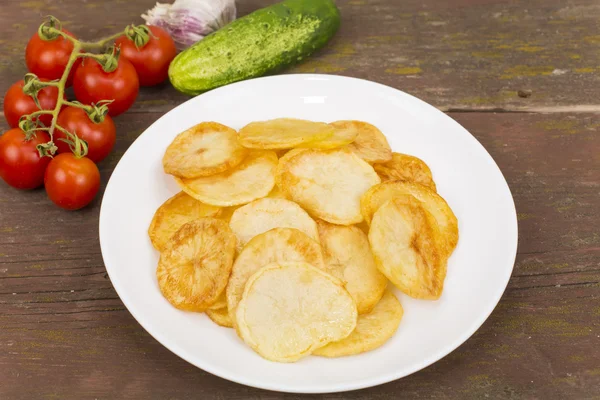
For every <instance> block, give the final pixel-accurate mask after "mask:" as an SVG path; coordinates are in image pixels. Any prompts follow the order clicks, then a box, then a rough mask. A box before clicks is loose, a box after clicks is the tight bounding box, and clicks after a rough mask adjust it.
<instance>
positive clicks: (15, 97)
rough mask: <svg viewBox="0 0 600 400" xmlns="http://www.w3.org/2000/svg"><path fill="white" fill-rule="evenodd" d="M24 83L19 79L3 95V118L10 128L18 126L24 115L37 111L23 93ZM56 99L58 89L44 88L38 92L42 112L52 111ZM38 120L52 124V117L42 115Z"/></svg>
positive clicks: (29, 97) (28, 97)
mask: <svg viewBox="0 0 600 400" xmlns="http://www.w3.org/2000/svg"><path fill="white" fill-rule="evenodd" d="M24 85H25V82H24V81H23V80H22V79H21V80H20V81H18V82H17V83H15V84H13V85H12V86H11V87H10V88H8V91H7V92H6V94H5V95H4V117H6V122H8V125H10V127H11V128H16V127H17V126H19V119H20V118H21V117H22V116H23V115H26V114H31V113H32V112H35V111H39V108H38V107H37V106H36V105H35V102H34V101H33V98H32V97H31V96H29V95H26V94H25V93H23V86H24ZM57 98H58V88H56V87H54V86H46V87H45V88H43V89H42V90H40V91H39V92H38V100H39V102H40V106H42V110H54V107H56V99H57ZM40 120H41V121H42V122H43V123H44V124H45V125H46V126H49V125H50V123H51V122H52V115H49V114H48V115H42V116H40Z"/></svg>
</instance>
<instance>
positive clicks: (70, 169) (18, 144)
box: [0, 26, 176, 210]
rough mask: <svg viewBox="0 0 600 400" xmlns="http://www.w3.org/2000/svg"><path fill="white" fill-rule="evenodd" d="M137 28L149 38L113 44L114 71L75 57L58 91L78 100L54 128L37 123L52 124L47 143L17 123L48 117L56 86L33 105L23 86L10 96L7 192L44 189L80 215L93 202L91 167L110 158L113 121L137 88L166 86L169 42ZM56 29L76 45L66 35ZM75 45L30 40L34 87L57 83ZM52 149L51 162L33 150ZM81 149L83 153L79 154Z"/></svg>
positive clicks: (0, 168) (3, 161) (0, 149)
mask: <svg viewBox="0 0 600 400" xmlns="http://www.w3.org/2000/svg"><path fill="white" fill-rule="evenodd" d="M136 28H137V29H139V27H133V26H132V27H131V28H130V29H136ZM142 28H143V30H144V31H145V32H146V33H147V34H148V35H147V42H146V43H144V44H143V46H139V42H136V41H134V40H133V39H132V38H131V37H129V36H126V35H125V34H124V35H123V36H120V37H118V38H117V39H116V40H115V41H114V45H115V47H114V48H115V49H116V51H115V50H113V54H115V55H116V57H115V58H114V60H113V61H116V67H115V65H114V64H113V65H112V68H106V66H105V65H102V63H101V61H100V60H101V57H94V55H92V54H90V56H84V57H78V58H76V60H75V63H74V64H72V68H71V71H70V73H69V76H68V79H67V80H66V82H64V84H65V86H66V87H69V86H71V85H72V86H73V93H74V94H75V98H76V100H77V101H76V102H67V104H66V105H64V106H62V108H61V109H60V112H59V113H58V115H57V116H55V118H56V121H52V119H53V115H52V114H49V113H48V114H43V115H39V118H38V120H39V122H37V121H36V123H37V124H38V125H37V126H42V127H50V126H51V125H52V124H53V122H54V124H55V125H58V127H57V129H53V130H52V132H53V138H52V140H51V137H50V135H49V134H48V132H49V131H50V130H49V129H46V128H42V129H34V131H35V132H34V133H33V134H31V133H30V134H26V132H25V131H23V130H22V129H21V128H20V127H19V122H20V120H22V117H23V116H25V115H29V114H31V113H34V112H39V111H40V110H49V111H52V110H54V109H55V108H56V106H57V101H58V95H59V88H58V86H56V85H55V86H45V87H43V88H42V89H41V90H39V91H38V92H37V104H36V102H35V101H34V98H33V97H32V96H31V95H30V94H26V93H25V92H24V90H23V88H24V86H25V84H26V83H25V81H23V80H21V81H19V82H16V83H15V84H13V85H12V86H11V87H10V88H9V89H8V91H7V92H6V95H5V97H4V116H5V118H6V121H7V122H8V124H9V126H10V127H11V128H12V129H10V130H8V131H7V132H5V133H4V134H3V135H2V136H0V177H1V178H2V179H3V180H4V181H5V182H6V183H7V184H8V185H10V186H13V187H15V188H18V189H34V188H37V187H39V186H41V185H44V186H45V188H46V192H47V194H48V197H49V198H50V199H51V200H52V201H53V202H54V203H56V204H57V205H58V206H60V207H62V208H65V209H71V210H74V209H79V208H81V207H84V206H85V205H87V204H88V203H90V202H91V201H92V200H93V198H94V197H95V196H96V194H97V192H98V190H99V188H100V172H99V170H98V167H97V166H96V163H98V162H100V161H102V160H103V159H104V158H105V157H106V156H108V154H109V153H110V152H111V150H112V148H113V146H114V144H115V141H116V131H115V124H114V122H113V120H112V117H114V116H116V115H119V114H121V113H123V112H125V111H127V110H128V109H129V108H130V107H131V105H132V104H133V103H134V102H135V99H136V97H137V95H138V91H139V87H140V86H153V85H156V84H159V83H161V82H163V81H164V80H165V79H167V77H168V68H169V64H170V62H171V61H172V60H173V58H174V57H175V55H176V49H175V43H174V42H173V39H172V38H171V37H170V36H169V34H168V33H167V32H166V31H165V30H163V29H161V28H159V27H154V26H150V27H145V26H143V27H142ZM60 30H61V31H62V32H64V33H65V34H67V35H69V36H70V37H72V38H73V39H75V36H74V35H73V34H72V33H71V32H68V31H67V30H65V29H60ZM148 37H149V39H148ZM74 43H76V42H75V41H71V40H68V39H66V38H64V37H63V36H60V35H59V36H57V37H56V38H54V39H52V40H47V39H43V38H42V37H40V35H39V33H36V34H34V35H33V36H32V38H31V39H30V40H29V43H28V44H27V49H26V52H25V60H26V64H27V68H28V69H29V71H30V73H32V74H35V76H37V79H39V81H42V82H50V81H52V82H57V83H58V82H59V80H60V79H61V77H62V75H63V73H64V72H65V68H66V67H67V66H68V63H69V60H70V59H71V56H72V53H73V52H74ZM77 43H79V42H77ZM82 48H85V47H83V46H82ZM86 54H88V53H86ZM107 70H109V71H110V72H107ZM109 101H110V102H109ZM98 104H104V113H100V115H98V110H99V108H98V107H97V105H98ZM38 105H39V107H38ZM86 105H90V106H91V107H87V106H86ZM94 105H96V107H93V106H94ZM106 108H107V109H108V111H107V110H106ZM94 110H95V111H94ZM106 111H107V115H104V114H106ZM21 127H22V126H21ZM58 128H62V129H58ZM65 131H67V132H70V133H72V134H74V135H76V142H78V143H74V142H73V140H69V136H70V135H69V134H65ZM61 139H64V140H61ZM79 139H80V140H79ZM50 142H53V143H54V145H55V146H56V148H54V150H55V156H54V157H52V156H42V155H41V152H40V151H38V148H39V145H46V144H47V143H50ZM82 143H83V144H84V148H85V149H86V150H87V151H84V152H83V153H82V152H81V149H82V147H81V144H82ZM74 144H77V146H75V147H77V148H74Z"/></svg>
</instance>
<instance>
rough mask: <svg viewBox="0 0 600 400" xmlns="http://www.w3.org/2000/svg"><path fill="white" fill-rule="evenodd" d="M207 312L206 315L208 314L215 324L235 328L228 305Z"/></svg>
mask: <svg viewBox="0 0 600 400" xmlns="http://www.w3.org/2000/svg"><path fill="white" fill-rule="evenodd" d="M205 312H206V315H208V318H210V319H211V320H212V321H213V322H214V323H215V324H217V325H219V326H223V327H225V328H233V322H232V321H231V317H230V316H229V311H228V310H227V307H223V308H217V309H215V310H212V309H211V310H206V311H205Z"/></svg>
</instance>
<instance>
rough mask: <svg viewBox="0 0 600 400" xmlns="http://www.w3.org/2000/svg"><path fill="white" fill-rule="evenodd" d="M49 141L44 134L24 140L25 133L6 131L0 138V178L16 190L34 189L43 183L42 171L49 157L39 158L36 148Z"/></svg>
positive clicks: (17, 130)
mask: <svg viewBox="0 0 600 400" xmlns="http://www.w3.org/2000/svg"><path fill="white" fill-rule="evenodd" d="M48 141H50V136H48V134H46V133H45V132H37V134H36V135H35V137H33V138H32V139H31V140H25V132H23V131H22V130H21V129H19V128H15V129H11V130H9V131H6V132H5V133H4V134H3V135H2V136H0V177H2V179H4V181H5V182H6V183H8V184H9V185H10V186H12V187H15V188H17V189H35V188H36V187H38V186H41V185H42V183H44V171H45V170H46V167H47V166H48V163H49V162H50V160H51V159H50V157H40V155H39V153H38V151H37V148H36V146H37V145H38V144H41V143H46V142H48Z"/></svg>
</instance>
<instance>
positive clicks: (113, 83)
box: [73, 57, 140, 117]
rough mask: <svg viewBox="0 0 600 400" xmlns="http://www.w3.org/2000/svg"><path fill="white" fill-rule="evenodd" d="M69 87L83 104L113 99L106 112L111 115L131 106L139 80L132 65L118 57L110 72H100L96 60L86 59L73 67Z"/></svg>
mask: <svg viewBox="0 0 600 400" xmlns="http://www.w3.org/2000/svg"><path fill="white" fill-rule="evenodd" d="M73 89H74V90H75V97H77V100H79V101H81V102H82V103H85V104H92V103H98V102H99V101H100V100H114V101H113V102H112V103H110V104H109V105H108V110H109V111H108V113H109V114H110V115H112V116H113V117H114V116H116V115H119V114H121V113H124V112H125V111H127V110H128V109H129V107H131V105H132V104H133V102H134V101H135V99H136V97H137V95H138V91H139V89H140V83H139V81H138V76H137V73H136V72H135V68H133V65H131V63H130V62H129V61H127V60H126V59H125V58H122V57H120V58H119V62H118V66H117V69H115V70H114V71H112V72H104V70H103V69H102V66H101V65H100V63H98V62H97V61H96V60H93V59H91V58H86V59H84V60H83V61H82V62H81V64H80V65H79V66H78V67H77V69H76V70H75V76H74V78H73Z"/></svg>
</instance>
